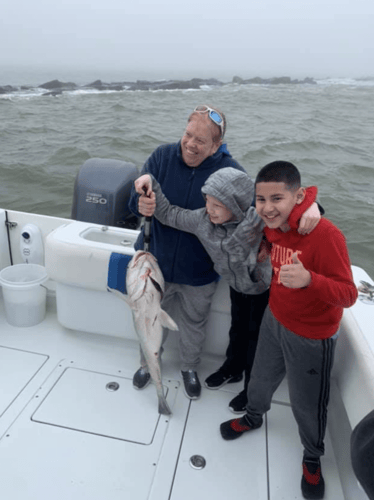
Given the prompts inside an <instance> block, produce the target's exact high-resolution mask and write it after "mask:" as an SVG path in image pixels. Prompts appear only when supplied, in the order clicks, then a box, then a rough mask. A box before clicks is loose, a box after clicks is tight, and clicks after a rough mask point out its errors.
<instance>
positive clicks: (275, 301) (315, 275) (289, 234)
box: [221, 161, 357, 499]
mask: <svg viewBox="0 0 374 500" xmlns="http://www.w3.org/2000/svg"><path fill="white" fill-rule="evenodd" d="M255 185H256V210H257V212H258V214H259V215H260V217H261V218H262V219H263V221H264V222H265V224H266V228H265V229H264V232H265V235H266V238H267V241H268V243H269V245H271V263H272V267H273V277H272V282H271V285H270V299H269V305H268V307H267V309H266V311H265V314H264V317H263V320H262V324H261V329H260V335H259V343H258V346H257V351H256V357H255V361H254V366H253V368H252V374H251V380H250V382H249V385H248V390H247V396H248V404H247V407H246V410H247V413H246V415H244V416H243V417H242V418H237V419H233V420H229V421H227V422H224V423H222V424H221V435H222V437H223V438H224V439H227V440H229V439H235V438H237V437H239V436H241V435H242V434H243V433H244V432H247V431H250V430H252V429H256V428H258V427H260V426H261V425H262V422H263V414H264V413H265V412H267V411H268V410H269V409H270V404H271V399H272V396H273V393H274V392H275V390H276V389H277V387H278V386H279V384H280V383H281V381H282V380H283V378H284V376H285V375H286V373H287V378H288V387H289V393H290V401H291V407H292V411H293V414H294V416H295V419H296V421H297V424H298V427H299V434H300V438H301V442H302V445H303V447H304V455H303V462H302V467H303V476H302V481H301V489H302V493H303V496H304V498H313V499H319V498H323V496H324V480H323V477H322V473H321V463H320V457H321V456H322V455H323V454H324V435H325V430H326V419H327V405H328V400H329V393H330V374H331V368H332V365H333V358H334V350H335V344H336V339H337V336H338V330H339V324H340V320H341V318H342V315H343V308H344V307H351V306H352V305H353V304H354V303H355V301H356V299H357V288H356V286H355V284H354V282H353V278H352V272H351V266H350V260H349V256H348V251H347V247H346V243H345V238H344V236H343V234H342V233H341V232H340V230H339V229H338V228H337V227H336V226H334V225H333V224H332V223H331V222H330V221H329V220H327V219H324V218H323V219H321V221H320V222H319V224H318V226H317V227H316V229H315V230H314V231H313V232H312V233H310V234H309V235H300V233H298V232H297V222H298V218H299V217H300V214H299V212H300V210H299V209H298V208H299V205H300V204H301V203H302V202H303V201H304V198H305V190H304V189H303V188H302V187H301V180H300V173H299V171H298V170H297V168H296V167H295V166H294V165H293V164H292V163H289V162H285V161H275V162H272V163H269V164H268V165H266V166H265V167H263V168H262V169H261V170H260V172H259V173H258V175H257V178H256V182H255ZM309 191H310V190H309ZM316 193H317V189H316V188H315V189H314V194H313V196H316Z"/></svg>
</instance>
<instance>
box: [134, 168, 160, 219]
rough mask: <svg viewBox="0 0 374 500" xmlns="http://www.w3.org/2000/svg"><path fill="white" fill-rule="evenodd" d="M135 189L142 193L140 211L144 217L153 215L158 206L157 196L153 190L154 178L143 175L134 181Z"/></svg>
mask: <svg viewBox="0 0 374 500" xmlns="http://www.w3.org/2000/svg"><path fill="white" fill-rule="evenodd" d="M134 187H135V191H136V192H137V193H139V194H140V197H139V202H138V211H139V213H141V214H142V215H144V217H152V215H153V214H154V212H155V208H156V196H155V193H154V192H153V191H152V178H151V176H150V175H148V174H146V175H142V176H141V177H139V178H138V179H136V181H135V182H134Z"/></svg>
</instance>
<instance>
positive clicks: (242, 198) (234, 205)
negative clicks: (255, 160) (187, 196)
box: [201, 167, 254, 222]
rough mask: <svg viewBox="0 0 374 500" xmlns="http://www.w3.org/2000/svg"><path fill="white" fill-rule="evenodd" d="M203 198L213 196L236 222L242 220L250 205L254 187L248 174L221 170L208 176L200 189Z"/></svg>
mask: <svg viewBox="0 0 374 500" xmlns="http://www.w3.org/2000/svg"><path fill="white" fill-rule="evenodd" d="M201 192H202V193H203V196H204V198H205V196H206V195H207V194H208V195H209V196H214V198H216V199H217V200H219V201H220V202H221V203H223V204H224V205H225V206H226V207H227V208H228V209H229V210H230V211H231V212H232V213H233V214H234V217H235V220H236V221H239V222H240V221H241V220H243V218H244V215H245V212H246V211H247V210H248V209H249V207H250V206H251V205H252V201H253V196H254V185H253V182H252V180H251V178H250V177H249V175H248V174H246V173H245V172H242V171H240V170H237V169H236V168H232V167H227V168H221V169H220V170H217V172H214V174H212V175H210V176H209V177H208V179H207V180H206V181H205V184H204V186H203V187H202V188H201Z"/></svg>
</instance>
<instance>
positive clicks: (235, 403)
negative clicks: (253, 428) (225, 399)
mask: <svg viewBox="0 0 374 500" xmlns="http://www.w3.org/2000/svg"><path fill="white" fill-rule="evenodd" d="M247 402H248V400H247V391H246V390H244V391H242V392H239V394H238V395H237V396H235V397H234V398H233V399H232V400H231V401H230V403H229V409H230V410H231V411H232V412H233V413H245V412H246V406H247Z"/></svg>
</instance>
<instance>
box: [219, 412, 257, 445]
mask: <svg viewBox="0 0 374 500" xmlns="http://www.w3.org/2000/svg"><path fill="white" fill-rule="evenodd" d="M261 425H262V423H261V424H260V425H257V426H254V425H251V424H250V423H249V422H248V420H247V415H244V417H242V418H234V419H233V420H228V421H227V422H223V423H222V424H221V426H220V430H221V436H222V437H223V439H226V441H229V440H232V439H236V438H238V437H240V436H241V435H242V434H244V433H245V432H247V431H251V430H253V429H258V428H259V427H261Z"/></svg>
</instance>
